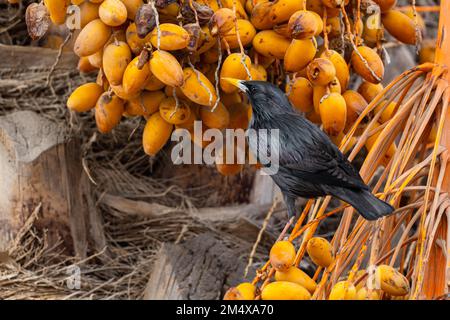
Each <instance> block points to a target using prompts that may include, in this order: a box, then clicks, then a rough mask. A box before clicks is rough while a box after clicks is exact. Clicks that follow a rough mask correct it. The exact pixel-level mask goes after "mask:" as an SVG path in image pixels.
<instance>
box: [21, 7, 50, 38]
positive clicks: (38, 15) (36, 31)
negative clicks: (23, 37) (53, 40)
mask: <svg viewBox="0 0 450 320" xmlns="http://www.w3.org/2000/svg"><path fill="white" fill-rule="evenodd" d="M25 21H26V23H27V28H28V34H29V35H30V37H31V39H33V40H38V39H40V38H42V37H43V36H44V35H45V34H46V33H47V31H48V28H49V27H50V16H49V14H48V11H47V8H46V7H45V5H43V4H41V3H39V4H38V3H32V4H30V5H29V6H28V7H27V11H26V12H25Z"/></svg>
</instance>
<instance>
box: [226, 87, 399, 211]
mask: <svg viewBox="0 0 450 320" xmlns="http://www.w3.org/2000/svg"><path fill="white" fill-rule="evenodd" d="M224 79H226V81H227V82H229V83H230V84H234V85H235V86H237V87H238V88H239V89H240V90H241V91H243V92H245V93H246V94H247V96H248V98H249V100H250V103H251V105H252V109H253V115H252V119H251V121H250V127H249V128H250V129H254V131H253V132H255V133H256V135H257V139H256V141H259V139H260V137H259V133H258V132H259V131H258V130H260V129H266V132H269V131H270V130H271V129H278V130H279V131H278V132H279V135H278V138H279V141H277V148H278V161H279V163H278V170H277V171H276V172H274V173H273V174H271V177H272V179H273V180H274V182H275V183H276V184H277V185H278V187H279V188H280V189H281V192H282V193H283V196H284V200H285V202H286V206H287V210H288V215H289V217H292V216H294V215H295V200H296V199H297V197H303V198H316V197H321V196H326V195H331V196H334V197H336V198H338V199H340V200H342V201H345V202H347V203H349V204H350V205H352V206H353V207H354V208H355V209H356V210H357V211H358V213H359V214H360V215H361V216H363V217H364V218H365V219H367V220H377V219H379V218H381V217H383V216H386V215H389V214H391V213H392V212H393V211H394V208H393V207H392V206H391V205H389V204H388V203H386V202H384V201H382V200H380V199H378V198H376V197H375V196H374V195H373V194H372V192H371V191H370V189H369V187H368V186H367V185H366V184H365V183H364V181H363V180H362V178H361V176H360V175H359V173H358V171H357V170H356V169H355V167H354V166H353V165H352V164H351V163H350V162H349V161H348V160H347V158H346V157H345V156H344V155H343V154H342V153H341V151H340V150H339V149H338V148H337V147H336V146H335V145H334V144H333V143H332V142H331V140H330V139H329V138H328V136H327V135H326V134H325V133H324V132H323V131H321V130H320V129H319V128H318V127H317V126H316V125H314V124H313V123H311V122H310V121H308V120H307V119H305V118H304V117H303V116H302V115H301V114H300V113H298V112H297V111H295V110H294V109H293V108H292V106H291V104H290V102H289V100H288V99H287V97H286V95H285V94H284V93H283V92H282V91H281V90H280V89H279V88H278V87H276V86H275V85H273V84H270V83H268V82H264V81H242V80H236V79H231V78H224ZM266 139H268V138H266ZM258 145H259V146H261V144H258V143H254V142H253V143H252V142H251V141H249V147H250V149H251V151H252V152H253V153H254V154H255V155H256V157H257V159H258V160H260V159H259V154H260V152H258V151H259V150H258ZM261 147H262V146H261ZM262 154H264V153H262ZM265 154H267V153H265ZM263 164H264V163H263Z"/></svg>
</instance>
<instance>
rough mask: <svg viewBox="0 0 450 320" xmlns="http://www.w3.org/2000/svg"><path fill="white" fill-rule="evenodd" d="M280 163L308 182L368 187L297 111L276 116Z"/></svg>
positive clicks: (336, 150) (346, 161)
mask: <svg viewBox="0 0 450 320" xmlns="http://www.w3.org/2000/svg"><path fill="white" fill-rule="evenodd" d="M272 120H273V121H274V127H275V126H278V128H280V155H279V162H280V166H282V167H284V168H286V169H289V170H290V171H292V173H293V174H295V175H298V176H299V177H300V178H303V179H305V180H309V181H311V182H316V181H317V183H321V184H327V185H332V186H339V187H347V188H356V189H368V187H367V185H366V184H365V183H364V181H363V180H362V179H361V176H360V175H359V173H358V171H357V170H356V169H355V167H354V166H353V165H352V164H351V163H350V162H349V161H348V160H347V159H346V157H345V156H344V155H343V154H342V153H341V152H340V151H339V149H338V148H337V147H336V146H335V145H334V144H333V142H332V141H331V140H330V139H329V138H328V136H327V135H326V134H325V133H324V132H323V131H321V130H320V129H319V128H318V127H317V126H316V125H314V124H313V123H311V122H309V121H308V120H307V119H305V118H303V116H301V115H300V114H297V113H284V114H277V115H275V116H274V117H273V118H272Z"/></svg>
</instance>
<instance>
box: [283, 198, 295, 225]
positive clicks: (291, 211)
mask: <svg viewBox="0 0 450 320" xmlns="http://www.w3.org/2000/svg"><path fill="white" fill-rule="evenodd" d="M283 198H284V203H285V204H286V207H287V214H288V219H291V218H292V217H295V211H296V208H295V198H292V197H289V196H287V195H285V194H284V195H283Z"/></svg>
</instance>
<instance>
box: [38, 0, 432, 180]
mask: <svg viewBox="0 0 450 320" xmlns="http://www.w3.org/2000/svg"><path fill="white" fill-rule="evenodd" d="M395 4H396V1H395V0H376V1H375V4H373V3H372V6H376V7H378V8H380V10H381V11H380V10H375V11H374V10H373V8H371V9H370V8H366V7H364V6H362V7H361V8H359V9H360V10H359V11H358V14H357V15H355V16H353V15H349V14H347V12H348V13H350V12H351V13H353V12H355V10H354V9H355V8H353V7H352V5H353V4H352V3H351V2H350V3H349V1H348V0H346V1H344V0H275V1H268V0H222V1H218V0H178V1H176V0H152V1H148V2H147V1H145V2H144V1H143V0H45V1H44V3H43V4H35V5H34V10H30V16H32V15H33V12H37V11H39V13H40V17H42V9H45V10H46V11H47V14H48V16H49V18H50V20H51V22H52V23H54V24H63V23H64V22H65V21H66V19H67V8H68V6H70V5H77V6H78V7H79V26H80V29H79V30H74V31H73V32H74V38H75V41H74V45H73V51H74V52H75V54H76V55H78V56H79V57H80V60H79V64H78V69H79V70H80V72H83V73H90V72H98V76H97V80H96V82H95V83H88V84H84V85H82V86H80V87H79V88H77V89H75V91H74V92H73V93H72V94H71V96H70V97H69V99H68V103H67V105H68V107H69V108H70V109H71V110H74V111H77V112H88V111H90V110H94V111H93V112H94V114H95V119H96V122H97V125H98V129H99V131H100V132H102V133H107V132H110V131H111V130H113V128H114V127H115V126H117V125H118V124H119V122H120V121H121V119H122V118H123V117H144V118H145V120H146V121H147V124H146V126H145V130H144V133H143V146H144V150H145V152H146V153H147V154H149V155H151V156H154V155H156V154H157V153H158V152H159V151H160V150H161V149H162V147H163V146H164V145H165V144H166V143H167V141H168V140H169V139H170V136H171V133H172V131H173V130H175V129H177V128H183V129H187V130H189V131H190V132H191V133H192V134H191V136H192V137H193V136H194V130H193V127H194V121H196V120H201V121H202V126H203V129H208V128H216V129H220V130H223V129H226V128H231V129H237V128H243V129H245V128H247V126H248V123H249V119H250V117H251V109H250V107H249V103H248V101H247V99H246V98H245V97H244V96H243V95H242V94H241V93H239V92H238V91H237V88H235V87H232V86H230V85H229V84H228V83H226V82H225V81H222V80H221V79H222V78H223V77H230V78H236V79H241V80H249V79H252V80H262V81H267V80H268V78H270V79H269V80H270V81H272V82H274V83H277V84H279V85H280V86H282V87H285V90H286V94H287V96H288V97H289V99H290V101H291V102H292V104H293V106H294V107H295V108H296V109H298V110H299V111H300V112H303V113H305V116H306V117H307V118H308V119H310V120H311V121H313V122H315V123H317V124H319V125H321V126H322V127H323V130H324V131H325V132H326V133H327V134H328V135H329V136H330V137H331V138H332V140H333V141H334V142H335V143H336V144H339V143H340V142H341V140H342V138H343V136H344V134H345V133H346V132H347V131H348V130H350V129H351V128H352V126H353V124H354V123H355V121H356V120H357V119H358V117H359V115H360V114H361V113H362V112H363V110H364V109H365V108H366V107H367V105H368V103H370V102H371V101H372V100H373V99H374V97H375V96H376V95H377V94H378V93H379V92H380V91H381V90H382V89H383V87H382V85H381V84H380V82H381V80H382V79H383V75H384V65H383V61H382V59H381V57H380V55H379V54H380V53H381V52H383V50H382V44H383V41H384V36H383V32H384V30H385V29H386V30H387V31H388V32H389V33H390V34H391V35H392V36H393V37H394V38H396V39H397V40H399V41H402V42H404V43H407V44H414V43H416V42H417V38H418V37H419V36H420V34H421V32H422V29H423V28H424V23H423V21H422V20H421V18H420V16H419V15H418V14H417V13H414V12H412V11H407V12H404V11H400V10H397V9H395ZM38 6H41V7H38ZM38 9H39V10H38ZM373 12H381V14H378V15H376V14H373ZM34 18H35V19H29V20H30V21H31V22H32V23H30V24H36V23H38V22H39V21H42V20H44V19H42V18H41V19H37V18H36V17H34ZM44 29H45V28H44ZM44 29H43V28H40V29H39V28H33V25H31V26H30V25H29V30H35V31H36V30H38V31H40V32H41V33H42V30H44ZM38 31H36V32H38ZM35 36H42V35H41V34H38V35H36V34H35ZM352 74H355V75H357V76H359V77H360V78H362V79H363V83H362V84H361V86H360V87H359V88H358V90H352V89H351V88H350V87H349V83H350V77H351V75H352ZM395 109H396V108H395V102H391V101H386V103H385V104H384V105H383V106H382V108H381V109H379V110H378V111H380V110H382V112H383V114H382V116H381V117H380V121H379V125H380V126H381V125H382V123H383V121H384V119H388V118H389V117H390V116H392V115H393V114H394V113H395V111H396V110H395ZM369 116H371V115H369ZM360 126H361V127H362V126H364V122H362V123H361V124H360ZM377 132H378V133H379V130H378V131H377V130H374V132H373V135H372V136H371V137H370V138H369V139H368V142H367V144H366V147H367V148H368V149H370V148H371V146H372V145H374V143H375V141H376V139H377ZM194 138H195V137H193V140H194V142H195V141H196V143H198V144H199V145H200V146H202V147H205V146H206V145H207V144H208V142H207V141H203V140H202V137H197V138H198V139H194ZM354 140H356V139H354ZM350 146H351V144H350V145H349V147H350ZM392 148H395V146H394V145H393V146H392ZM393 150H395V149H393ZM391 151H392V150H391ZM229 152H233V150H230V151H229ZM224 153H225V151H223V152H222V153H221V154H222V155H223V154H224ZM219 156H220V155H219ZM217 169H218V171H219V172H220V173H222V174H224V175H231V174H237V173H239V172H240V171H241V169H242V166H239V165H229V164H224V165H219V164H218V165H217Z"/></svg>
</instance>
